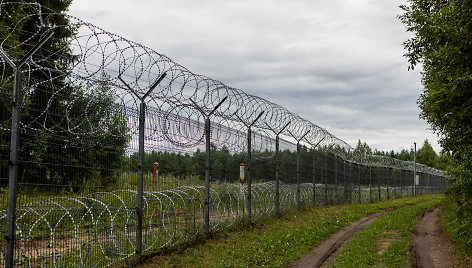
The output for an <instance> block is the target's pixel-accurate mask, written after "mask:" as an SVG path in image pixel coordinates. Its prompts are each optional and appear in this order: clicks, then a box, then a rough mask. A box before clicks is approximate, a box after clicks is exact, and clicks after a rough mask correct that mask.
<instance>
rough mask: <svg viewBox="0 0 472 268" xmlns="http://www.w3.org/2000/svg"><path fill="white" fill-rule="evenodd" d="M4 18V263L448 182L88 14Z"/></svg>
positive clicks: (61, 257) (160, 245) (98, 252)
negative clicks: (355, 144) (360, 147)
mask: <svg viewBox="0 0 472 268" xmlns="http://www.w3.org/2000/svg"><path fill="white" fill-rule="evenodd" d="M0 23H1V24H2V25H1V26H2V28H1V31H0V48H1V51H0V52H1V55H2V57H1V60H0V70H1V76H0V100H1V103H0V109H1V114H0V229H1V230H2V232H5V233H4V234H3V235H2V236H1V237H0V251H1V256H2V257H1V258H2V259H1V261H0V263H1V264H2V265H4V266H6V267H12V266H25V267H44V266H46V267H66V266H73V267H77V266H83V267H102V266H110V265H115V264H120V263H121V262H123V261H126V260H129V259H135V260H136V261H137V262H140V260H141V256H142V255H143V254H151V253H156V252H159V251H162V250H163V249H169V248H175V247H179V246H181V245H182V244H184V243H186V242H189V241H193V240H195V239H197V238H200V237H204V236H205V235H207V234H209V233H211V232H216V231H218V230H222V229H224V228H230V227H232V226H234V225H236V224H238V223H241V222H252V221H255V220H257V219H259V218H261V217H266V216H278V215H280V214H281V213H284V212H287V211H290V210H294V209H297V208H298V209H301V208H302V207H309V206H321V205H327V204H339V203H345V202H359V203H362V202H374V201H378V200H383V199H388V198H398V197H403V196H411V195H414V194H424V193H440V192H443V191H444V189H445V188H446V180H445V179H444V175H443V173H442V172H441V171H439V170H435V169H433V168H430V167H427V166H424V165H420V164H417V165H415V164H414V163H412V162H406V161H400V160H396V159H392V158H388V157H381V156H375V155H370V154H364V153H363V152H361V151H357V150H355V149H354V148H352V147H351V146H349V145H348V144H347V143H345V142H344V141H342V140H340V139H338V138H336V137H335V136H333V135H332V134H330V133H329V132H328V131H326V130H325V129H323V128H321V127H319V126H317V125H315V124H314V123H312V122H310V121H308V120H306V119H303V118H301V117H300V116H298V115H296V114H294V113H291V112H290V111H288V110H287V109H285V108H284V107H281V106H279V105H277V104H274V103H271V102H269V101H267V100H265V99H262V98H260V97H257V96H252V95H249V94H247V93H245V92H244V91H242V90H239V89H235V88H231V87H229V86H226V85H224V84H223V83H221V82H219V81H216V80H213V79H211V78H208V77H205V76H201V75H197V74H193V73H191V72H190V71H189V70H187V69H186V68H185V67H183V66H181V65H179V64H177V63H175V62H173V61H172V60H171V59H169V58H168V57H166V56H165V55H162V54H159V53H157V52H155V51H153V50H152V49H150V48H147V47H145V46H142V45H139V44H137V43H134V42H132V41H129V40H126V39H124V38H122V37H120V36H117V35H114V34H112V33H109V32H106V31H104V30H102V29H100V28H98V27H96V26H93V25H91V24H89V23H86V22H83V21H81V20H80V19H78V18H75V17H72V16H69V15H65V14H57V13H54V12H52V11H50V10H47V9H45V8H43V7H41V6H40V5H39V4H32V3H16V2H15V3H5V2H2V3H0ZM241 163H243V164H244V166H243V167H242V168H241V165H240V164H241ZM241 171H242V173H244V175H242V176H241V175H240V174H242V173H241ZM415 172H416V173H417V175H419V183H418V184H414V181H413V178H414V173H415ZM240 176H241V177H242V178H240ZM240 182H243V183H240Z"/></svg>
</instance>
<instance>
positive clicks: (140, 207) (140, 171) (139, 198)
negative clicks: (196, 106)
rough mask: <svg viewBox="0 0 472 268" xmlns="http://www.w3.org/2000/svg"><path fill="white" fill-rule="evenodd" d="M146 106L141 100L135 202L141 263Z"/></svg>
mask: <svg viewBox="0 0 472 268" xmlns="http://www.w3.org/2000/svg"><path fill="white" fill-rule="evenodd" d="M145 114H146V104H145V103H144V101H143V100H141V105H140V106H139V159H138V182H137V200H136V215H137V218H136V262H137V263H141V256H142V242H143V166H144V123H145V120H146V115H145Z"/></svg>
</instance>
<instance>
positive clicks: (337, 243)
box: [290, 202, 424, 268]
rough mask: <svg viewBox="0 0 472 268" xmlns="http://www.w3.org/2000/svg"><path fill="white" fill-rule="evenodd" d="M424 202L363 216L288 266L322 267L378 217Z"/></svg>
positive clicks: (301, 267) (294, 267) (299, 267)
mask: <svg viewBox="0 0 472 268" xmlns="http://www.w3.org/2000/svg"><path fill="white" fill-rule="evenodd" d="M422 203H424V202H418V203H414V204H408V205H403V206H399V207H395V208H391V209H388V210H386V211H382V212H378V213H375V214H370V215H368V216H366V217H364V218H361V219H359V220H357V221H355V222H353V223H351V224H350V225H349V226H346V227H343V228H341V230H339V231H338V232H337V233H335V234H333V235H332V236H330V237H329V238H328V239H326V240H325V241H323V242H321V243H320V244H319V245H318V246H317V247H315V248H314V249H313V250H312V251H310V252H308V253H306V254H304V255H303V256H302V257H300V259H298V260H297V261H296V262H295V263H293V264H292V265H291V266H290V267H293V268H312V267H323V266H324V264H327V263H329V262H330V261H331V260H332V258H333V256H334V255H335V254H336V253H337V252H339V251H340V249H342V245H343V244H344V243H345V242H346V241H347V240H349V239H350V238H351V237H352V236H353V235H354V234H356V233H357V232H359V231H362V230H364V229H365V228H367V227H369V225H370V224H372V223H373V222H374V221H375V220H376V219H377V218H378V217H380V216H382V215H384V214H386V213H388V212H390V211H393V210H396V209H399V208H402V207H406V206H416V205H420V204H422Z"/></svg>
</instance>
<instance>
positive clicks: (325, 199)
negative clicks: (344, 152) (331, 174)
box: [324, 150, 328, 205]
mask: <svg viewBox="0 0 472 268" xmlns="http://www.w3.org/2000/svg"><path fill="white" fill-rule="evenodd" d="M324 179H325V181H324V184H325V187H324V188H325V196H324V203H325V205H328V150H326V153H325V176H324Z"/></svg>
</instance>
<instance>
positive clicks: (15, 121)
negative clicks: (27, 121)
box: [0, 31, 54, 268]
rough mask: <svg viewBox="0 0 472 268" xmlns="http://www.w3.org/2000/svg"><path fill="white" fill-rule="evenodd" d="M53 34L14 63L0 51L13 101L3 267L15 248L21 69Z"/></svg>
mask: <svg viewBox="0 0 472 268" xmlns="http://www.w3.org/2000/svg"><path fill="white" fill-rule="evenodd" d="M53 34H54V33H53V32H52V31H48V32H46V33H45V35H44V36H43V37H42V38H41V39H40V41H39V42H38V43H37V44H36V45H35V46H34V47H33V48H32V49H31V50H30V51H28V52H27V53H26V54H25V55H24V56H23V58H21V59H20V61H18V63H16V64H15V63H14V62H13V61H12V60H11V59H10V58H9V56H8V55H7V53H6V52H5V51H3V50H2V49H0V56H1V57H2V58H3V59H4V60H5V62H6V63H8V64H9V65H10V66H11V67H12V68H13V71H14V82H13V100H12V111H11V129H10V158H9V162H8V193H7V195H8V196H7V230H6V235H5V241H6V246H5V256H4V257H5V267H8V268H10V267H13V264H14V263H13V262H14V248H15V239H16V238H15V223H16V201H17V192H18V189H17V187H18V150H19V146H20V109H21V88H22V83H21V82H22V75H21V67H23V65H24V64H25V63H26V61H27V60H29V59H30V58H31V56H33V54H34V53H36V51H38V49H40V48H41V47H42V46H43V45H44V43H46V41H47V40H49V38H51V37H52V35H53Z"/></svg>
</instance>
